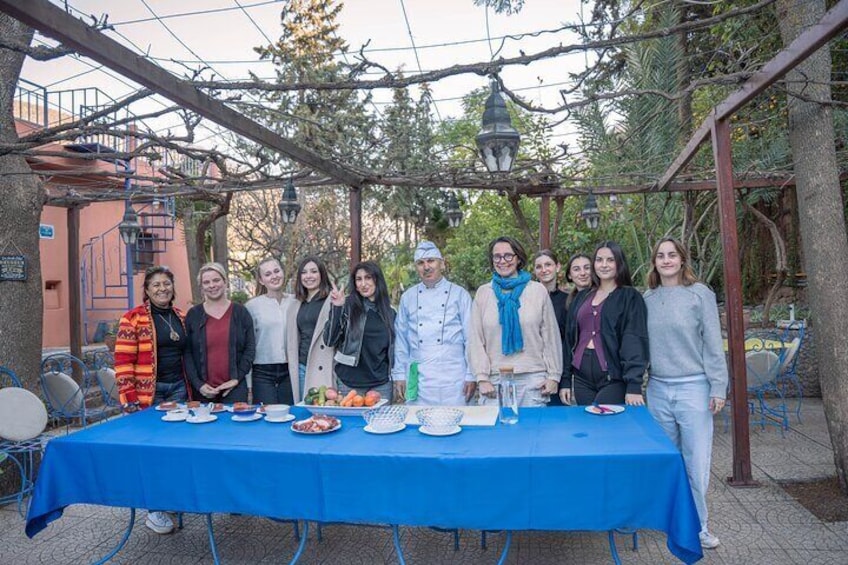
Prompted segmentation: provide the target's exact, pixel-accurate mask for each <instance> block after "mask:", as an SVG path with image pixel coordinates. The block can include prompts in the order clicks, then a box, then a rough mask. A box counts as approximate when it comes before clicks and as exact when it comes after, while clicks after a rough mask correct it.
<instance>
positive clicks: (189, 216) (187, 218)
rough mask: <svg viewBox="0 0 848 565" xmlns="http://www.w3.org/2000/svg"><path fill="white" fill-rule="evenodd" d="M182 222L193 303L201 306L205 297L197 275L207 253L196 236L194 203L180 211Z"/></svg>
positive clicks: (189, 203)
mask: <svg viewBox="0 0 848 565" xmlns="http://www.w3.org/2000/svg"><path fill="white" fill-rule="evenodd" d="M180 220H181V221H182V223H183V239H184V241H185V246H186V256H187V258H188V273H189V277H191V301H192V302H193V303H194V304H200V303H201V302H202V301H203V297H202V296H201V295H200V286H199V285H198V284H197V273H199V272H200V267H201V265H203V262H204V258H205V256H206V255H205V253H203V248H202V247H201V248H200V249H198V247H197V242H196V240H195V237H194V234H195V233H196V232H197V227H196V225H195V224H197V220H196V219H195V217H194V202H191V201H189V202H186V205H185V206H183V207H182V208H181V209H180Z"/></svg>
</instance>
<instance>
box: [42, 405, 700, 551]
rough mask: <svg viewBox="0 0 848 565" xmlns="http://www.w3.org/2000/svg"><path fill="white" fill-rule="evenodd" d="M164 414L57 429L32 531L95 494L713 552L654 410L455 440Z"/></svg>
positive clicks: (563, 416) (536, 417) (501, 429)
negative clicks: (310, 432)
mask: <svg viewBox="0 0 848 565" xmlns="http://www.w3.org/2000/svg"><path fill="white" fill-rule="evenodd" d="M295 413H296V414H297V415H298V416H299V417H301V416H305V415H306V414H305V412H303V411H301V410H299V409H297V410H296V411H295ZM161 416H162V413H161V412H156V411H154V410H145V411H143V412H139V413H136V414H132V415H129V416H126V417H123V418H118V419H116V420H114V421H110V422H107V423H104V424H101V425H98V426H93V427H90V428H88V429H86V430H83V431H80V432H77V433H75V434H72V435H69V436H64V437H60V438H56V439H54V440H52V441H51V442H50V443H49V444H48V446H47V450H46V453H45V456H44V459H43V461H42V464H41V469H40V471H39V475H38V480H37V482H36V485H35V492H34V494H33V498H32V501H31V505H30V509H29V514H28V516H27V523H26V533H27V535H29V536H30V537H32V536H34V535H35V534H37V533H38V532H39V531H41V530H42V529H44V528H45V527H46V526H47V524H48V523H49V522H50V521H52V520H55V519H57V518H59V517H60V516H61V515H62V510H63V508H64V507H66V506H68V505H70V504H76V503H85V504H99V505H105V506H118V507H131V508H167V509H169V510H175V511H176V510H179V511H183V512H196V513H221V512H235V513H242V514H251V515H257V516H268V517H274V518H299V519H305V520H317V521H322V522H352V523H383V524H400V525H407V526H439V527H445V528H470V529H504V530H600V531H605V530H610V529H613V528H647V529H655V530H661V531H664V532H665V533H666V534H667V543H668V548H669V549H670V550H671V552H672V553H673V554H674V555H676V556H677V557H678V558H679V559H681V560H682V561H684V562H687V563H692V562H695V561H697V560H698V559H700V558H701V557H702V552H701V546H700V542H699V539H698V531H699V529H700V527H699V521H698V515H697V510H696V509H695V505H694V502H693V500H692V494H691V491H690V489H689V481H688V479H687V477H686V472H685V469H684V466H683V459H682V457H681V455H680V453H679V452H678V451H677V449H676V448H675V447H674V446H673V445H672V443H671V442H670V441H669V440H668V438H667V437H666V436H665V434H664V433H663V432H662V430H661V429H660V428H659V427H658V426H657V425H656V424H655V423H654V421H653V420H652V419H651V416H650V414H648V412H647V410H645V409H644V408H632V407H628V408H627V410H625V411H624V412H623V413H622V414H618V415H615V416H595V415H592V414H588V413H586V412H585V411H584V410H582V409H581V408H539V409H522V410H521V420H520V422H519V423H518V424H516V425H513V426H504V425H496V426H494V427H466V428H463V430H462V432H461V433H459V434H458V435H455V436H450V437H431V436H425V435H423V434H421V433H419V432H418V429H417V428H416V427H413V426H409V427H407V429H406V430H404V431H402V432H399V433H395V434H391V435H373V434H368V433H366V432H364V431H363V429H362V428H363V426H364V422H363V421H362V419H360V418H358V417H357V418H353V417H345V418H342V422H343V425H342V429H341V430H339V431H336V432H333V433H330V434H326V435H320V436H305V435H300V434H296V433H294V432H292V431H291V430H290V427H289V424H274V423H269V422H265V421H256V422H247V423H240V422H233V421H231V420H230V415H229V414H224V415H222V416H221V417H219V418H218V420H217V421H216V422H212V423H208V424H197V425H192V424H188V423H184V422H181V423H168V422H163V421H161V420H160V418H161Z"/></svg>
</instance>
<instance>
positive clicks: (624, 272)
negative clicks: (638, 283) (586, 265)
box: [592, 241, 633, 286]
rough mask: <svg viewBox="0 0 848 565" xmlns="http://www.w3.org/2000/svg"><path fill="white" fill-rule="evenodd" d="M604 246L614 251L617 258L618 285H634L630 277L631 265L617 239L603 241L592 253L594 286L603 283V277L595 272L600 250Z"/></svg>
mask: <svg viewBox="0 0 848 565" xmlns="http://www.w3.org/2000/svg"><path fill="white" fill-rule="evenodd" d="M604 247H606V248H607V249H609V250H610V251H612V257H613V259H615V284H616V285H617V286H633V279H632V278H630V267H628V266H627V259H626V258H625V257H624V251H622V250H621V246H620V245H619V244H618V243H616V242H615V241H602V242H600V243H599V244H598V245H597V246H596V247H595V252H594V253H593V254H592V284H593V285H594V286H600V284H601V279H599V278H598V274H597V273H596V272H595V259H596V258H597V257H598V251H600V250H601V249H603V248H604Z"/></svg>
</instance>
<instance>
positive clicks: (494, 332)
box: [468, 237, 562, 406]
mask: <svg viewBox="0 0 848 565" xmlns="http://www.w3.org/2000/svg"><path fill="white" fill-rule="evenodd" d="M489 261H490V263H489V264H490V266H491V268H492V271H493V273H492V282H490V283H486V284H484V285H483V286H481V287H480V288H478V289H477V294H476V296H475V297H474V304H473V305H472V308H471V335H470V336H469V338H468V362H469V364H470V365H471V370H472V372H473V373H474V377H475V378H476V379H477V386H478V390H479V393H480V398H479V403H480V404H493V403H497V392H496V391H497V385H498V382H499V381H500V371H499V370H500V369H501V368H502V367H510V368H512V370H513V372H514V375H515V376H514V379H515V385H516V389H517V392H518V399H519V404H520V405H521V406H545V405H546V404H547V402H548V398H549V397H550V395H551V394H555V393H556V391H557V388H558V387H559V379H560V376H561V374H562V341H561V339H560V334H559V327H558V326H557V320H556V315H555V314H554V308H553V306H552V305H551V301H550V298H548V291H547V289H546V288H545V287H544V285H542V284H540V283H538V282H535V281H531V280H530V273H528V272H527V271H525V270H524V266H525V265H526V264H527V253H526V252H525V251H524V248H523V247H522V246H521V244H520V243H519V242H518V241H516V240H515V239H513V238H511V237H499V238H497V239H495V240H494V241H492V242H491V243H490V244H489Z"/></svg>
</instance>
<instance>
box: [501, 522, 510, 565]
mask: <svg viewBox="0 0 848 565" xmlns="http://www.w3.org/2000/svg"><path fill="white" fill-rule="evenodd" d="M511 544H512V530H507V531H506V539H504V548H503V551H501V558H500V559H498V565H503V564H504V563H506V557H507V555H509V546H510V545H511Z"/></svg>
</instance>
